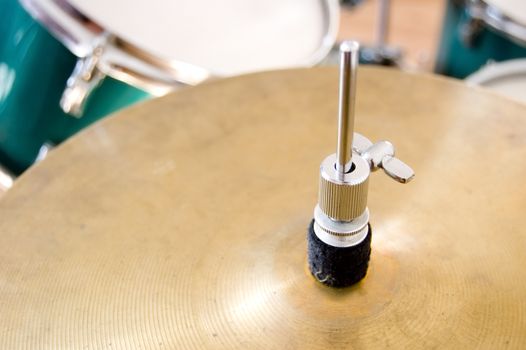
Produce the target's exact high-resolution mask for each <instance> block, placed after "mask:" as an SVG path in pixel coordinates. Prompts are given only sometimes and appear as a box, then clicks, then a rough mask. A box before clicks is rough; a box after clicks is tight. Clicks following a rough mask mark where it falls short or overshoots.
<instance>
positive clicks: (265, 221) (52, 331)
mask: <svg viewBox="0 0 526 350" xmlns="http://www.w3.org/2000/svg"><path fill="white" fill-rule="evenodd" d="M359 75H360V78H359V83H358V84H359V85H360V86H359V88H358V96H357V98H358V101H357V102H358V104H357V107H356V113H357V116H358V118H357V125H356V131H358V132H361V133H364V134H365V135H368V136H369V137H371V138H372V139H374V140H377V139H378V138H380V137H381V138H386V139H389V140H392V141H393V142H394V143H395V144H396V145H397V150H398V152H399V154H400V155H403V157H404V160H405V161H406V162H407V163H408V164H411V165H412V166H413V167H414V169H415V171H416V173H417V174H418V177H417V178H416V179H415V181H413V182H412V183H411V184H409V185H407V186H405V187H403V186H397V184H395V183H394V182H392V181H391V180H389V179H387V178H386V177H384V176H373V177H372V178H371V182H372V183H373V184H372V185H371V189H370V194H369V208H370V210H371V225H372V230H373V242H372V248H373V251H372V256H371V262H370V268H369V272H368V274H367V276H366V278H365V279H364V280H363V281H362V282H360V283H359V284H358V285H356V286H354V287H351V288H347V289H331V288H329V287H325V286H322V285H320V284H319V283H317V282H316V281H315V280H314V279H313V278H312V277H311V276H310V274H309V272H308V268H307V266H306V241H305V235H306V230H307V226H308V224H309V222H310V220H311V219H312V209H313V207H314V205H315V203H316V198H317V189H318V188H317V181H318V168H319V162H320V160H321V159H322V158H323V157H324V156H325V155H327V154H329V153H331V152H333V151H334V148H335V145H334V144H333V142H334V138H335V133H336V129H335V123H334V120H335V116H336V115H337V111H336V107H337V84H336V82H337V70H336V69H332V68H317V69H307V70H289V71H278V72H270V73H261V74H255V75H248V76H243V77H238V78H232V79H226V80H219V81H215V82H211V83H207V84H205V85H201V86H199V87H196V88H190V89H187V90H183V91H180V92H178V93H176V94H173V95H170V96H167V97H165V98H161V99H157V100H154V101H151V102H147V103H144V104H140V105H138V106H135V107H133V108H131V109H128V110H125V111H123V112H121V113H119V114H118V115H116V116H113V117H110V118H109V119H106V120H104V121H102V122H100V123H98V124H96V125H95V126H93V127H92V128H89V129H88V130H86V131H84V132H82V133H81V134H79V135H78V136H76V137H74V138H73V139H72V140H70V141H68V142H66V143H65V144H63V145H61V146H60V147H58V148H57V149H56V150H55V151H54V152H52V154H51V155H50V156H49V158H47V159H46V160H45V161H43V162H42V163H40V164H38V165H36V166H35V167H33V168H31V169H30V170H29V171H28V172H27V173H25V174H24V175H23V176H22V177H21V178H19V180H17V183H16V184H15V186H14V188H13V189H12V190H10V191H9V192H8V193H7V194H6V195H5V196H4V197H3V198H2V199H1V200H0V348H2V349H18V348H24V349H26V348H27V349H37V348H38V349H48V348H49V349H138V348H143V349H144V348H148V349H165V348H166V349H188V348H214V349H218V348H225V349H235V348H242V349H252V348H260V349H285V348H298V349H305V348H313V349H317V348H319V349H327V348H331V349H332V348H334V349H339V348H387V347H393V348H404V349H410V348H418V349H421V348H455V349H462V348H475V347H478V348H501V347H506V346H508V347H510V348H519V347H523V346H524V345H525V344H526V332H525V331H524V330H525V329H526V269H525V268H524V266H525V265H526V255H525V254H524V247H525V246H526V233H525V232H524V229H523V217H524V208H525V207H526V187H524V186H522V182H523V179H524V178H525V176H526V165H525V164H524V159H525V156H526V123H525V120H524V117H525V116H526V107H524V106H522V105H520V104H518V103H514V102H512V101H509V100H506V99H504V98H500V97H497V96H494V95H492V94H491V93H487V92H485V91H483V90H481V89H476V88H470V87H467V86H465V85H463V84H462V83H461V82H456V81H453V80H449V79H444V78H438V77H433V76H430V75H417V74H406V73H401V72H398V71H394V70H388V69H380V68H360V72H359Z"/></svg>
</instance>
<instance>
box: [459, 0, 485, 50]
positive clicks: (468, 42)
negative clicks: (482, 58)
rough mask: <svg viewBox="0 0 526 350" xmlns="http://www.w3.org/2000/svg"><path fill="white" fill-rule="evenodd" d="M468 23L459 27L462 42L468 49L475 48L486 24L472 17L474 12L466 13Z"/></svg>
mask: <svg viewBox="0 0 526 350" xmlns="http://www.w3.org/2000/svg"><path fill="white" fill-rule="evenodd" d="M473 6H475V5H473ZM466 16H467V18H466V21H465V22H464V23H462V24H461V25H460V27H459V33H458V34H459V37H460V42H462V43H463V44H464V46H466V47H470V48H471V47H474V46H475V43H476V41H477V38H478V37H479V34H480V32H481V31H482V29H483V28H484V22H483V21H482V20H481V19H479V18H476V17H474V16H473V15H472V11H471V10H468V11H466Z"/></svg>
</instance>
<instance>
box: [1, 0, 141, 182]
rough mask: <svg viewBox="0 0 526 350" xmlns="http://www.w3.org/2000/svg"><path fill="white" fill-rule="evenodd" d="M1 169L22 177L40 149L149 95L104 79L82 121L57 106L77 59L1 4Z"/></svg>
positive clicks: (4, 0)
mask: <svg viewBox="0 0 526 350" xmlns="http://www.w3.org/2000/svg"><path fill="white" fill-rule="evenodd" d="M0 13H2V21H0V163H1V164H2V165H3V166H5V167H7V168H8V169H9V170H11V171H12V172H13V173H14V174H20V173H21V172H23V171H24V170H25V169H27V168H28V167H29V166H30V165H31V164H33V163H34V161H35V159H36V157H37V155H38V152H39V149H40V148H41V146H42V145H43V144H44V143H51V144H59V143H60V142H62V141H64V140H65V139H67V138H68V137H70V136H72V135H73V134H75V133H76V132H78V131H79V130H81V129H83V128H85V127H86V126H88V125H90V124H91V123H93V122H95V121H97V120H98V119H100V118H102V117H104V116H106V115H108V114H110V113H112V112H114V111H116V110H119V109H121V108H123V107H126V106H129V105H131V104H133V103H135V102H138V101H141V100H144V99H147V98H149V97H150V95H149V94H148V93H146V92H144V91H143V90H140V89H137V88H135V87H133V86H130V85H127V84H125V83H123V82H120V81H118V80H115V79H112V78H110V77H106V78H105V79H104V80H103V81H102V83H101V85H100V86H99V87H98V88H97V89H96V90H95V91H94V92H93V93H92V95H91V96H90V98H89V100H88V102H87V104H86V108H85V111H84V113H83V115H82V117H80V118H75V117H73V116H71V115H68V114H66V113H64V112H63V111H62V109H61V107H60V105H59V102H60V98H61V96H62V93H63V91H64V89H65V87H66V81H67V79H68V77H69V76H70V75H71V73H72V72H73V69H74V67H75V63H76V61H77V57H76V56H75V55H73V54H72V53H71V52H70V51H69V50H68V49H67V48H66V47H64V45H63V44H62V43H61V42H59V41H58V40H57V39H55V38H54V37H53V36H52V35H51V34H50V33H49V32H48V31H47V30H46V29H45V28H44V27H42V26H41V25H40V24H39V23H38V22H36V21H35V20H34V19H33V18H32V17H31V16H30V15H29V14H28V13H27V12H26V11H25V10H24V9H23V8H22V6H21V5H20V4H19V3H18V2H17V1H16V0H0Z"/></svg>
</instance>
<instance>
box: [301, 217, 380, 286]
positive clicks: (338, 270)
mask: <svg viewBox="0 0 526 350" xmlns="http://www.w3.org/2000/svg"><path fill="white" fill-rule="evenodd" d="M371 234H372V232H371V225H369V233H368V234H367V236H366V237H365V239H364V240H363V241H362V242H360V244H357V245H355V246H352V247H347V248H339V247H333V246H331V245H328V244H326V243H324V242H323V241H321V240H320V239H319V238H318V236H316V234H315V233H314V220H312V222H311V223H310V225H309V231H308V233H307V242H308V260H309V269H310V271H311V273H312V275H313V276H314V277H315V278H316V279H317V280H318V281H320V282H321V283H323V284H326V285H328V286H331V287H348V286H351V285H353V284H355V283H357V282H359V281H360V280H361V279H362V278H364V277H365V275H366V273H367V267H368V266H369V257H370V256H371Z"/></svg>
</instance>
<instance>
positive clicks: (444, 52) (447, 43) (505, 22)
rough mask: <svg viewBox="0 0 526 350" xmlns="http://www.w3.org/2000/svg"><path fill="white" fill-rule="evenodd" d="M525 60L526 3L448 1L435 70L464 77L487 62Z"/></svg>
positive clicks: (518, 0) (488, 0) (514, 0)
mask: <svg viewBox="0 0 526 350" xmlns="http://www.w3.org/2000/svg"><path fill="white" fill-rule="evenodd" d="M521 57H526V2H525V1H523V0H486V1H481V0H469V1H468V0H465V1H462V0H448V2H447V8H446V14H445V18H444V24H443V29H442V37H441V41H440V46H439V50H438V56H437V61H436V66H435V71H436V72H437V73H440V74H445V75H449V76H453V77H457V78H465V77H467V76H468V75H470V74H472V73H474V72H475V71H477V70H478V69H480V67H482V66H484V65H485V64H486V63H487V62H488V61H490V60H491V61H497V62H498V61H504V60H509V59H514V58H521Z"/></svg>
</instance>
